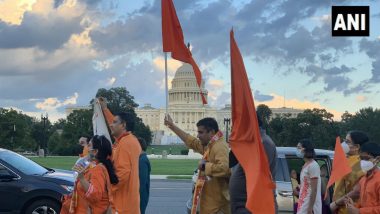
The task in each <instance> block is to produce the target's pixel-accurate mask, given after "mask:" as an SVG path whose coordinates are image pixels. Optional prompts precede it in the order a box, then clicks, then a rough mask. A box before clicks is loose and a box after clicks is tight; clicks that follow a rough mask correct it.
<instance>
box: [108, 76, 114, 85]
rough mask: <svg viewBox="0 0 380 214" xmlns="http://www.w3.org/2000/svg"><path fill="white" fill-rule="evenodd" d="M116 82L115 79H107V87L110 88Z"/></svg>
mask: <svg viewBox="0 0 380 214" xmlns="http://www.w3.org/2000/svg"><path fill="white" fill-rule="evenodd" d="M115 82H116V78H115V77H111V78H108V80H107V86H112V85H113V84H114V83H115Z"/></svg>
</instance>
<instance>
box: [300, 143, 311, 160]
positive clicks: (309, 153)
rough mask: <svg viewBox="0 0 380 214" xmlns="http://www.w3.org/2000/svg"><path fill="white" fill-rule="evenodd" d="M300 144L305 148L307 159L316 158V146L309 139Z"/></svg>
mask: <svg viewBox="0 0 380 214" xmlns="http://www.w3.org/2000/svg"><path fill="white" fill-rule="evenodd" d="M299 143H300V144H301V146H302V148H304V152H305V155H304V157H305V158H315V151H314V145H313V143H312V142H311V141H310V140H309V139H302V140H301V141H300V142H299Z"/></svg>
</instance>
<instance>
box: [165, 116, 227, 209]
mask: <svg viewBox="0 0 380 214" xmlns="http://www.w3.org/2000/svg"><path fill="white" fill-rule="evenodd" d="M165 125H166V126H168V128H170V129H171V130H172V131H173V132H174V133H176V134H177V135H178V136H179V137H180V138H181V139H182V140H183V141H184V142H185V144H186V146H187V147H189V148H190V149H193V150H194V151H195V152H198V153H200V154H202V155H204V156H205V153H207V154H208V157H207V158H205V159H203V161H202V162H201V164H200V165H199V169H200V170H201V171H203V172H204V174H205V175H206V176H207V177H208V179H207V180H206V182H205V184H204V186H203V190H202V193H201V196H200V213H201V214H203V213H205V214H215V213H223V214H229V213H230V196H229V192H228V180H229V176H230V170H229V167H228V145H227V143H226V141H225V139H224V137H223V134H222V133H221V132H220V131H219V128H218V123H217V122H216V121H215V119H213V118H203V119H201V120H200V121H199V122H198V123H197V127H198V138H195V137H193V136H191V135H190V134H187V133H186V132H184V131H183V130H181V129H180V128H179V127H178V126H176V125H175V124H174V123H173V120H172V119H171V117H170V116H169V115H167V116H166V118H165Z"/></svg>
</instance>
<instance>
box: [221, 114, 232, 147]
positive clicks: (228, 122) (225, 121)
mask: <svg viewBox="0 0 380 214" xmlns="http://www.w3.org/2000/svg"><path fill="white" fill-rule="evenodd" d="M230 123H231V119H230V118H227V117H225V118H224V120H223V124H224V125H225V126H226V141H227V143H228V142H229V139H228V126H229V125H230Z"/></svg>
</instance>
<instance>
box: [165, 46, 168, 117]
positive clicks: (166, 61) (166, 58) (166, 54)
mask: <svg viewBox="0 0 380 214" xmlns="http://www.w3.org/2000/svg"><path fill="white" fill-rule="evenodd" d="M168 95H169V89H168V53H167V52H165V98H166V115H167V114H168V106H169V99H168Z"/></svg>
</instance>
